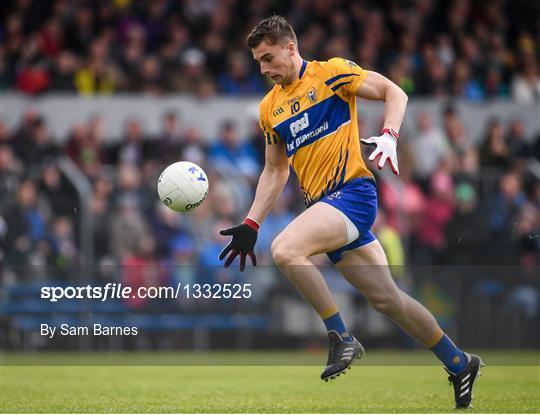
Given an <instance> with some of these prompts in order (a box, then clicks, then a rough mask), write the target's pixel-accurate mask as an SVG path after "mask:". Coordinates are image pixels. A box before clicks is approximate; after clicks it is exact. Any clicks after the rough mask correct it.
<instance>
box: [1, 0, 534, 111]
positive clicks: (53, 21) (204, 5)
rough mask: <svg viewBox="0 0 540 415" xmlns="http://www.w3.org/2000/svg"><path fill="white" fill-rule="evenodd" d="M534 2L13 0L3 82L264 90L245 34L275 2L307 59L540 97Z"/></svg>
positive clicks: (461, 88) (424, 91) (5, 28)
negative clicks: (343, 62)
mask: <svg viewBox="0 0 540 415" xmlns="http://www.w3.org/2000/svg"><path fill="white" fill-rule="evenodd" d="M538 8H539V5H538V2H534V1H532V2H531V1H526V0H513V1H509V0H493V1H490V2H488V3H486V2H482V1H468V0H446V1H434V0H416V1H400V2H397V1H389V0H386V1H354V2H353V1H347V0H293V1H284V0H277V1H270V0H257V1H249V2H246V1H240V0H220V1H218V0H184V1H173V0H153V1H135V0H111V1H99V0H95V1H91V0H74V1H71V0H51V1H38V0H11V1H3V2H2V4H1V5H0V10H2V14H1V15H2V16H3V18H2V20H1V21H0V87H1V88H2V89H8V90H15V91H19V92H22V93H27V94H38V93H42V92H45V91H62V92H66V91H72V92H78V93H79V94H83V95H87V94H111V93H114V92H119V91H136V92H143V93H150V94H158V95H159V94H164V93H189V94H194V95H197V96H199V97H209V96H212V95H215V94H227V95H241V94H260V93H262V92H264V91H266V90H267V89H268V88H269V87H270V84H269V83H268V82H267V81H264V80H263V79H262V78H261V77H260V76H259V74H258V68H257V67H256V65H255V64H254V62H253V59H252V57H251V56H250V53H249V51H248V50H247V49H246V46H245V38H246V35H247V33H249V30H250V29H251V28H252V27H253V26H254V25H255V24H256V23H257V22H258V21H259V20H260V19H262V18H264V17H266V16H268V15H270V14H272V13H280V14H283V15H285V16H286V17H288V19H289V20H290V22H291V23H292V25H293V27H294V28H295V30H296V32H297V35H298V40H299V48H300V52H301V54H302V56H303V57H304V58H306V59H309V60H312V59H317V60H325V59H328V58H331V57H334V56H340V57H345V58H349V59H352V60H355V61H356V62H357V63H358V64H360V65H361V66H362V67H364V68H366V69H369V70H375V71H378V72H381V73H383V74H385V75H387V76H388V77H390V78H391V79H392V80H393V81H394V82H396V83H397V84H399V85H400V86H401V87H402V88H403V89H404V90H405V92H407V93H408V94H409V95H410V96H415V95H429V96H453V97H459V98H462V99H466V100H471V101H477V100H483V99H491V98H512V99H514V100H515V101H517V102H519V103H524V104H530V103H534V102H540V74H539V53H540V51H539V45H540V27H539V23H538V19H537V17H536V16H538V14H539V12H540V11H539V10H538Z"/></svg>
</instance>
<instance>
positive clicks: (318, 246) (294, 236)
mask: <svg viewBox="0 0 540 415" xmlns="http://www.w3.org/2000/svg"><path fill="white" fill-rule="evenodd" d="M280 242H281V243H284V244H285V245H286V246H288V247H291V249H295V250H296V251H300V253H301V254H302V255H304V256H306V257H308V256H311V255H315V254H321V253H325V252H329V251H333V250H335V249H338V248H340V247H342V246H343V245H345V244H346V243H347V229H346V227H345V222H344V220H343V216H342V215H341V213H340V212H339V211H338V210H337V209H336V208H335V207H333V206H330V205H329V204H327V203H322V202H318V203H315V204H314V205H313V206H311V207H309V208H308V209H306V210H305V211H304V212H302V213H301V214H300V215H298V216H297V217H296V218H295V219H294V220H293V221H292V222H291V223H290V224H289V225H288V226H287V227H286V228H285V229H284V230H283V231H282V232H281V233H280V234H279V235H278V236H277V237H276V239H275V241H274V243H280Z"/></svg>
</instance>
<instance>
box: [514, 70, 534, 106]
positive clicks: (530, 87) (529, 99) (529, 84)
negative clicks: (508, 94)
mask: <svg viewBox="0 0 540 415" xmlns="http://www.w3.org/2000/svg"><path fill="white" fill-rule="evenodd" d="M512 98H513V99H514V100H515V101H516V102H517V103H518V104H534V103H538V102H540V75H539V74H538V64H537V63H536V62H535V61H533V60H530V61H528V62H526V63H525V65H524V68H523V70H522V72H520V73H518V74H516V75H514V77H513V79H512Z"/></svg>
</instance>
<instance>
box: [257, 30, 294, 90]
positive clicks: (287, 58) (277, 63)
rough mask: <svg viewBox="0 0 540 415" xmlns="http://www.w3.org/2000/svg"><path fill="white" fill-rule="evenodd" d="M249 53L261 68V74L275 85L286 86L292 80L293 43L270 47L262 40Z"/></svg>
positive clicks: (277, 44)
mask: <svg viewBox="0 0 540 415" xmlns="http://www.w3.org/2000/svg"><path fill="white" fill-rule="evenodd" d="M251 52H252V53H253V58H254V59H255V60H256V61H257V63H258V64H259V66H260V67H261V73H262V74H263V75H264V76H267V77H269V78H271V79H272V80H273V81H274V82H275V83H276V84H284V85H287V84H289V83H291V82H292V81H293V80H294V76H295V71H294V60H293V57H294V55H295V54H296V46H295V44H294V43H293V42H288V43H279V42H278V43H276V44H275V45H270V44H268V43H267V42H266V41H265V40H263V41H262V42H261V43H260V44H259V45H258V46H257V47H255V48H253V49H252V50H251Z"/></svg>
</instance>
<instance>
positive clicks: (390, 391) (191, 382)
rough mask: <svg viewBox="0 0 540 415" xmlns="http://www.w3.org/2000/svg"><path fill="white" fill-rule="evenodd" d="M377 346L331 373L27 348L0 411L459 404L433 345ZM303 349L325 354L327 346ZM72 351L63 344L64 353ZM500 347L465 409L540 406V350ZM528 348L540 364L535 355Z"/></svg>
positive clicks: (388, 408) (11, 359) (2, 391)
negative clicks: (419, 349)
mask: <svg viewBox="0 0 540 415" xmlns="http://www.w3.org/2000/svg"><path fill="white" fill-rule="evenodd" d="M372 354H373V357H372ZM372 354H370V355H368V358H367V359H366V360H364V361H362V362H360V363H357V364H356V365H355V366H354V367H353V369H352V370H351V371H350V372H349V373H348V374H347V375H346V376H341V377H339V378H338V379H337V380H336V381H334V382H329V383H324V382H322V381H321V380H320V379H319V374H320V371H321V367H320V365H319V366H316V365H312V364H307V361H306V362H304V363H306V365H305V366H271V365H267V366H208V365H207V366H179V365H172V363H171V358H172V357H173V356H175V354H170V353H169V354H143V355H129V354H128V355H127V357H126V356H125V355H124V356H120V357H119V356H116V355H114V356H112V357H111V355H107V356H109V358H110V359H111V362H116V364H128V363H136V362H137V361H139V362H143V363H140V364H149V363H151V362H152V361H153V362H155V363H154V364H156V365H157V364H164V366H127V365H124V366H89V364H91V363H92V361H94V362H97V363H101V364H104V363H103V359H102V355H92V354H88V355H83V356H84V359H83V360H84V364H85V365H87V366H60V365H58V364H59V363H61V358H62V355H59V354H53V355H48V357H42V358H41V359H40V363H41V364H44V363H45V362H46V361H47V360H49V361H50V364H53V365H54V364H56V366H17V365H15V364H23V362H26V363H28V360H26V361H25V360H24V359H25V358H27V355H20V354H18V355H12V354H4V355H3V356H2V360H3V363H4V365H5V364H6V363H7V364H8V365H7V366H6V365H5V366H2V367H1V372H0V382H1V386H0V399H1V412H15V413H17V412H26V413H29V412H48V413H51V412H58V413H65V412H83V413H84V412H94V413H103V412H107V413H116V412H150V413H151V412H166V413H171V412H177V413H178V412H237V413H246V412H267V413H276V412H278V413H280V412H281V413H290V412H303V413H306V412H308V413H313V412H315V413H327V412H353V413H354V412H356V413H358V412H379V413H381V412H382V413H391V412H423V413H426V412H428V413H429V412H454V410H453V393H452V388H451V387H450V386H449V384H448V382H447V380H446V377H445V373H444V372H443V370H442V368H441V367H440V366H433V365H429V363H433V361H432V358H431V357H430V356H429V355H428V354H425V353H423V354H417V353H412V354H410V355H411V356H413V357H414V359H413V361H414V362H415V363H416V364H418V365H422V364H424V365H423V366H383V365H380V366H379V365H373V362H379V363H380V364H383V363H384V361H385V360H386V358H388V359H389V360H388V362H391V361H392V359H395V357H396V356H398V354H397V353H384V352H381V353H372ZM204 355H205V354H202V355H201V354H199V353H197V354H189V353H181V354H180V353H179V354H177V356H178V359H179V360H178V362H181V361H182V362H184V363H190V359H189V357H190V356H191V357H194V359H195V360H193V362H194V363H195V364H197V363H201V361H202V360H205V359H201V356H204ZM212 355H214V356H219V359H221V361H222V362H225V363H226V362H227V358H229V364H230V363H232V362H234V361H237V360H238V355H236V354H234V353H218V354H209V355H207V356H212ZM291 355H293V356H294V355H295V354H294V353H293V354H291V353H283V354H280V353H269V354H264V355H262V354H257V353H250V354H248V355H246V356H247V361H248V363H252V362H255V361H257V360H259V358H262V357H264V356H267V357H268V360H267V361H266V362H265V363H268V364H270V363H271V361H272V360H273V361H275V362H284V361H286V359H290V356H291ZM304 355H307V356H308V358H309V359H313V361H315V360H319V361H320V363H322V361H323V360H324V356H323V355H322V354H309V353H304ZM399 355H400V356H403V355H405V356H407V353H400V354H399ZM73 356H74V355H73V354H66V355H65V357H66V361H67V362H70V361H69V359H70V358H72V359H73ZM79 356H81V355H79ZM164 356H166V358H164ZM497 356H499V358H500V359H501V360H500V361H499V363H501V364H503V362H505V361H508V360H507V359H508V358H509V357H511V355H508V354H506V355H503V354H500V355H497V354H494V353H491V357H490V358H491V361H492V364H490V363H489V362H490V359H487V358H485V359H484V360H486V363H488V366H487V367H485V368H484V369H483V376H482V377H481V378H480V379H479V381H478V384H477V386H476V388H475V401H474V403H475V408H474V409H473V410H470V411H468V412H484V413H485V412H488V413H504V412H533V413H534V412H539V411H540V366H538V364H537V362H538V360H537V357H538V354H537V353H533V354H532V355H529V360H519V358H520V356H521V358H522V357H523V354H522V353H519V354H516V355H514V357H515V359H516V361H517V362H521V363H516V365H515V366H498V365H494V364H493V363H494V362H497V360H496V359H495V360H493V359H494V358H496V357H497ZM270 357H271V358H270ZM535 357H536V359H535ZM145 358H146V360H145ZM531 358H532V362H533V363H534V362H536V364H532V365H531ZM118 359H120V360H118ZM122 359H124V360H123V361H122ZM159 359H164V360H159ZM182 359H184V360H182ZM197 359H199V360H197ZM219 359H217V360H219ZM422 359H423V360H422ZM370 360H371V362H370ZM120 362H121V363H120ZM70 363H72V362H70ZM370 363H371V364H370ZM165 364H166V365H165ZM253 364H254V363H253ZM282 364H284V363H282ZM520 364H522V365H521V366H518V365H520Z"/></svg>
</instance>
